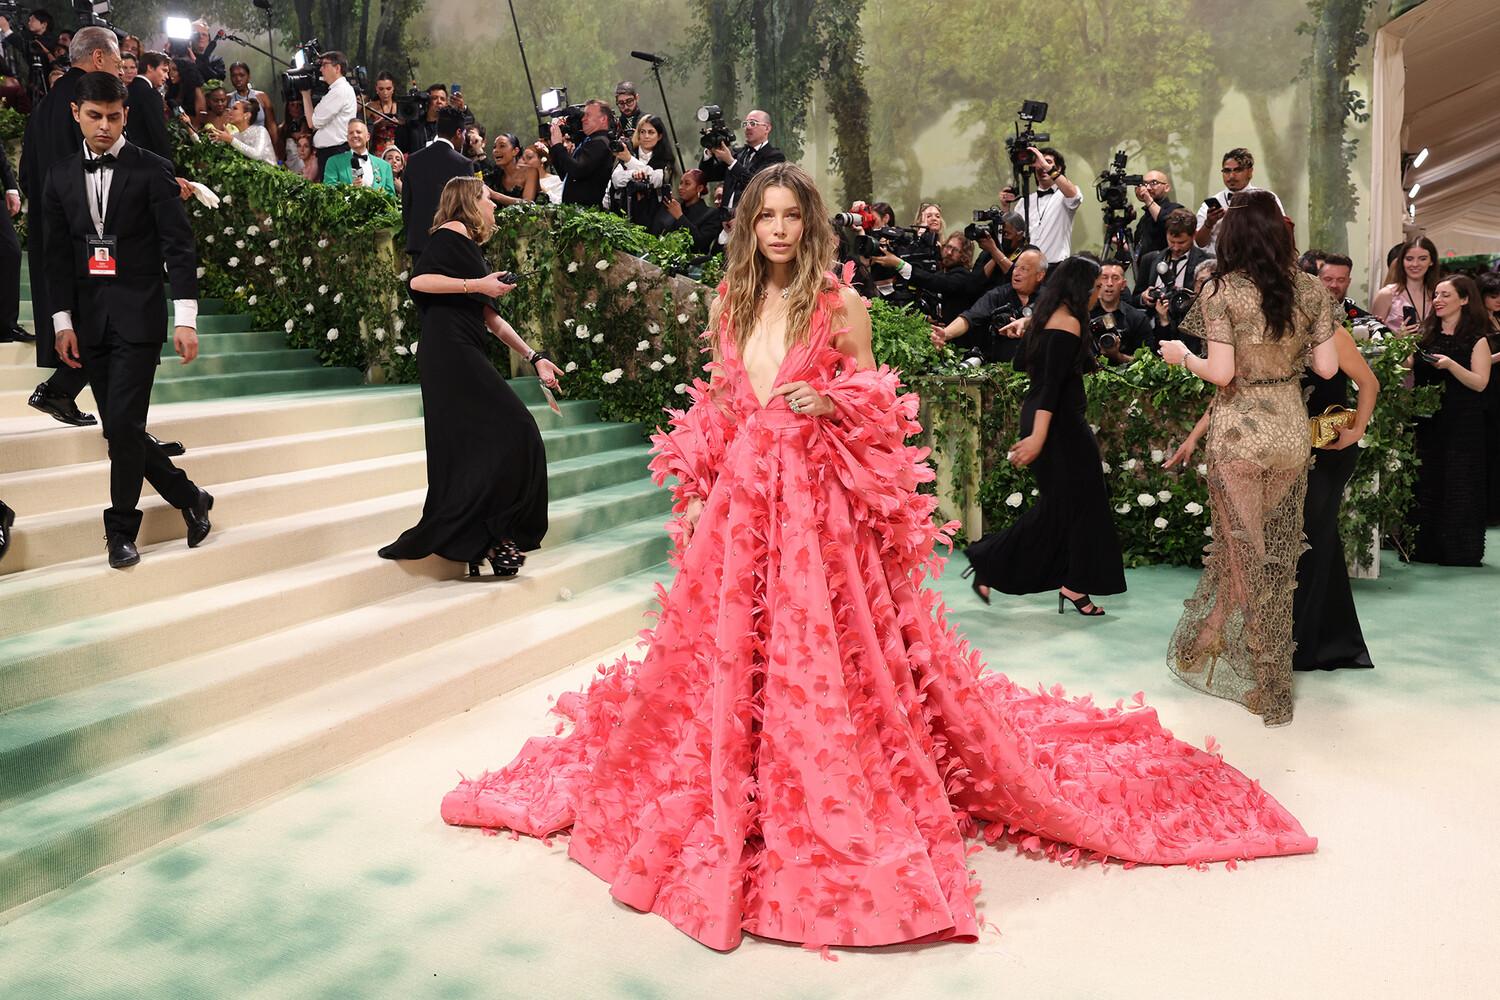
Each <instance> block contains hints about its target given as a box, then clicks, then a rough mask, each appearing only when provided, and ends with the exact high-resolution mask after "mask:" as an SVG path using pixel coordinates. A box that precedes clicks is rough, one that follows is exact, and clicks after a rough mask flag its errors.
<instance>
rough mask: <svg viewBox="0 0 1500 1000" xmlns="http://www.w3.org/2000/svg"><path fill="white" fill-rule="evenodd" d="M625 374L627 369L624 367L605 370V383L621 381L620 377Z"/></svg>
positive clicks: (610, 383) (611, 383)
mask: <svg viewBox="0 0 1500 1000" xmlns="http://www.w3.org/2000/svg"><path fill="white" fill-rule="evenodd" d="M624 375H625V369H623V368H614V369H611V370H610V371H607V372H605V373H604V375H603V379H604V384H605V385H614V384H615V383H616V382H618V381H620V379H621V378H623V377H624Z"/></svg>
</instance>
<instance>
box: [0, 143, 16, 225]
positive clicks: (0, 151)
mask: <svg viewBox="0 0 1500 1000" xmlns="http://www.w3.org/2000/svg"><path fill="white" fill-rule="evenodd" d="M0 185H3V186H4V188H5V190H7V191H19V190H21V189H20V187H19V186H18V185H17V183H16V175H15V174H14V173H13V172H12V171H11V169H10V157H9V156H6V155H5V143H3V142H0ZM5 217H6V218H10V212H9V211H7V212H6V213H5Z"/></svg>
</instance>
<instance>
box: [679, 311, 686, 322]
mask: <svg viewBox="0 0 1500 1000" xmlns="http://www.w3.org/2000/svg"><path fill="white" fill-rule="evenodd" d="M687 321H688V314H687V313H678V314H677V322H679V323H686V322H687Z"/></svg>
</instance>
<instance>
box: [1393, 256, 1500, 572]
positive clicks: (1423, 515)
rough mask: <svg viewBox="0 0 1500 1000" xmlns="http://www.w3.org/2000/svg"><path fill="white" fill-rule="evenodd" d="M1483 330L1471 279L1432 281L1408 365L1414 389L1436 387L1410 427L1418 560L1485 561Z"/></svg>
mask: <svg viewBox="0 0 1500 1000" xmlns="http://www.w3.org/2000/svg"><path fill="white" fill-rule="evenodd" d="M1489 332H1490V319H1489V314H1488V313H1486V312H1485V309H1484V303H1483V301H1482V300H1481V298H1480V295H1479V289H1478V288H1477V287H1475V285H1474V281H1473V279H1472V278H1469V277H1466V276H1464V275H1461V274H1460V275H1455V276H1453V277H1451V278H1445V279H1443V280H1442V281H1440V282H1438V286H1437V290H1436V291H1435V292H1433V295H1432V314H1431V315H1430V316H1428V317H1427V320H1426V322H1424V323H1423V324H1422V339H1421V340H1420V341H1418V342H1417V345H1418V351H1417V353H1416V354H1415V355H1413V356H1412V358H1411V359H1410V363H1411V364H1412V365H1413V372H1414V373H1415V375H1416V382H1417V385H1441V386H1442V387H1443V399H1442V402H1441V403H1440V404H1439V406H1438V410H1437V412H1436V413H1434V414H1433V415H1432V416H1430V417H1424V418H1422V419H1421V420H1418V421H1417V459H1418V460H1419V461H1420V462H1421V463H1422V465H1421V468H1420V469H1418V470H1417V544H1416V551H1415V552H1414V553H1413V555H1412V558H1413V559H1415V560H1416V561H1417V562H1431V563H1441V564H1442V565H1444V566H1478V565H1479V564H1480V561H1481V560H1482V559H1483V558H1484V521H1485V507H1486V501H1485V469H1484V465H1485V461H1484V459H1485V455H1484V389H1485V386H1487V385H1488V384H1489V380H1490V345H1489V340H1488V339H1487V337H1488V334H1489Z"/></svg>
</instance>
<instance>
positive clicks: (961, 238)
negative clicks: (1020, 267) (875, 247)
mask: <svg viewBox="0 0 1500 1000" xmlns="http://www.w3.org/2000/svg"><path fill="white" fill-rule="evenodd" d="M938 254H939V256H938V267H937V268H935V269H934V268H931V267H928V266H926V265H924V264H916V263H913V262H911V261H906V260H902V259H901V258H900V257H898V256H896V255H895V254H893V253H892V252H891V251H890V250H888V249H885V248H882V249H881V252H880V255H879V256H872V257H871V258H870V263H872V264H880V265H883V266H885V267H888V268H891V269H892V270H894V271H895V272H896V275H897V277H898V278H899V280H901V281H904V282H906V283H907V284H909V285H910V286H912V287H913V288H915V289H918V290H919V291H922V292H925V293H927V294H925V295H919V296H918V297H917V302H918V304H919V305H920V306H921V307H922V308H923V311H924V312H926V313H927V315H928V317H929V318H930V319H932V320H933V321H934V322H935V323H938V324H941V325H945V326H946V325H947V324H948V323H951V322H953V321H954V320H955V319H957V318H958V317H959V315H960V314H961V313H962V312H964V310H966V309H968V308H969V307H970V306H972V305H973V304H974V303H975V301H977V300H978V298H979V296H980V295H982V294H984V290H985V286H986V285H987V284H988V283H989V277H988V276H987V275H986V274H985V271H984V268H983V267H976V266H975V265H974V241H973V240H972V239H970V238H969V237H968V235H967V234H966V233H965V232H962V231H959V230H954V231H953V232H951V233H949V234H948V238H947V239H945V240H943V242H942V244H941V245H940V246H939V249H938Z"/></svg>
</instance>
